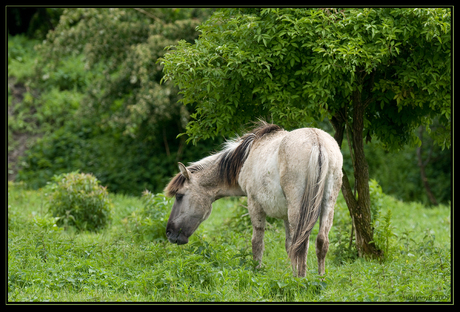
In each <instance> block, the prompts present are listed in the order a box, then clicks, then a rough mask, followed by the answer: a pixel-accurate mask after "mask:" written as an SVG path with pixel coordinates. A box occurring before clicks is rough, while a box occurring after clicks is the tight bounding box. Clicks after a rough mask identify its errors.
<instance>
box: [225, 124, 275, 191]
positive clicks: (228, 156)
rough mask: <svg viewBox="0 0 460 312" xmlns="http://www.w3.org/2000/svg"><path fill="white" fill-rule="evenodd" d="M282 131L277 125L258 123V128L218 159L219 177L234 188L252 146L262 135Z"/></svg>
mask: <svg viewBox="0 0 460 312" xmlns="http://www.w3.org/2000/svg"><path fill="white" fill-rule="evenodd" d="M279 130H282V128H280V127H279V126H277V125H274V124H268V123H266V122H264V121H260V122H259V126H258V127H256V128H255V129H253V130H252V131H251V132H249V133H246V134H245V135H244V136H243V137H241V139H240V141H241V143H240V144H239V145H238V146H237V147H236V148H235V149H230V150H226V151H224V152H223V153H222V156H221V157H220V159H219V169H218V170H219V176H220V177H221V179H222V181H223V182H224V183H225V184H226V185H228V186H235V185H236V184H237V183H238V176H239V174H240V171H241V168H242V167H243V164H244V162H245V161H246V158H247V157H248V155H249V151H250V150H251V147H252V144H253V143H254V142H256V141H257V140H259V139H260V138H262V137H263V136H264V135H266V134H268V133H271V132H276V131H279Z"/></svg>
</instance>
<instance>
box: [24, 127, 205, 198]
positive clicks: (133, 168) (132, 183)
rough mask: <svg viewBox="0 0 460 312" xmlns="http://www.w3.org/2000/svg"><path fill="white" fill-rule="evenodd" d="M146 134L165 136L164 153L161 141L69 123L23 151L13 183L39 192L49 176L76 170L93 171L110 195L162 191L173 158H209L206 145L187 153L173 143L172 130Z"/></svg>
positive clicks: (173, 166)
mask: <svg viewBox="0 0 460 312" xmlns="http://www.w3.org/2000/svg"><path fill="white" fill-rule="evenodd" d="M169 125H170V124H165V125H164V126H165V128H167V127H168V126H169ZM172 126H173V125H171V127H172ZM149 135H152V136H160V137H161V136H163V135H165V136H164V138H165V140H166V143H167V144H169V148H170V150H169V154H168V153H167V151H166V149H165V143H164V141H163V142H162V141H158V140H155V141H149V140H148V139H144V138H139V139H138V140H137V139H136V140H135V139H132V138H130V137H127V136H123V135H121V134H120V133H119V132H118V131H116V130H110V129H106V130H105V131H102V130H101V129H100V128H98V127H97V126H95V125H94V124H91V123H90V122H89V121H88V120H84V119H83V120H73V121H69V122H67V123H66V125H65V126H64V127H62V128H60V129H58V130H55V131H54V132H53V133H52V134H50V135H47V136H45V137H43V138H41V139H39V140H37V142H36V143H35V144H34V145H33V146H32V147H31V148H30V149H29V150H28V151H27V152H26V155H25V157H24V158H23V160H22V161H23V162H22V169H21V170H19V173H18V180H21V181H25V182H26V183H27V184H28V185H29V187H32V188H39V187H43V186H44V185H45V184H46V181H48V180H49V179H51V177H52V176H53V175H54V174H61V173H65V172H70V171H75V170H81V171H84V172H91V173H93V174H94V176H96V177H97V178H98V180H100V181H101V183H102V184H103V185H106V186H107V187H108V189H109V190H110V191H111V192H118V193H127V194H132V195H137V194H140V193H141V192H142V191H143V190H145V189H149V190H152V191H153V192H161V191H162V190H163V188H164V187H165V186H166V185H167V183H168V181H169V179H170V177H172V176H173V174H175V173H176V172H177V161H178V160H182V159H183V160H189V161H192V160H196V159H200V158H202V157H205V156H207V155H208V154H209V150H210V145H211V144H210V142H209V141H208V142H201V144H200V145H199V147H198V148H197V149H191V148H187V147H185V146H182V147H181V145H179V146H178V145H176V144H177V141H176V142H175V136H176V133H174V132H168V133H166V134H164V133H162V132H159V133H158V132H156V133H151V134H149ZM179 157H180V158H179Z"/></svg>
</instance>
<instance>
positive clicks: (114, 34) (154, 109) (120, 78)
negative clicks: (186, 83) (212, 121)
mask: <svg viewBox="0 0 460 312" xmlns="http://www.w3.org/2000/svg"><path fill="white" fill-rule="evenodd" d="M209 13H210V10H208V9H205V10H203V9H169V8H166V9H161V8H145V9H139V8H78V9H65V10H64V12H63V14H62V16H61V19H60V22H59V24H58V25H57V27H56V29H55V31H53V32H49V33H48V35H47V38H46V40H45V41H44V42H43V44H41V45H39V46H38V47H37V50H38V51H39V53H40V54H41V55H43V56H44V57H46V59H47V62H48V63H49V65H48V66H47V68H49V69H48V70H46V68H45V69H43V66H41V65H40V66H39V67H37V72H38V73H39V74H40V76H41V77H48V76H49V77H50V78H49V79H51V78H53V77H52V73H53V71H54V75H55V76H56V75H57V76H59V71H55V68H56V66H57V65H58V64H59V62H62V60H63V59H66V58H69V57H75V56H77V55H81V54H80V53H82V54H83V55H84V59H85V65H84V66H82V67H81V68H82V69H83V68H84V69H86V70H88V69H91V70H92V71H94V70H96V69H98V71H99V72H101V73H102V74H101V75H98V76H95V77H93V78H92V79H91V85H90V86H88V88H87V89H86V94H87V97H86V99H85V102H86V103H85V110H84V111H85V112H86V116H85V118H89V119H94V116H98V120H97V121H96V120H94V121H95V122H96V123H97V124H99V125H101V126H102V125H104V126H106V127H107V126H109V127H111V128H118V129H119V131H120V132H121V133H123V134H125V135H130V136H131V137H138V136H139V137H141V138H144V139H145V138H148V140H155V139H156V138H155V137H153V136H147V134H148V133H151V132H155V131H157V132H158V130H161V128H160V127H159V125H161V124H164V122H165V121H166V122H167V121H171V120H174V121H176V127H175V128H177V127H178V128H179V129H183V127H185V124H186V122H187V120H188V114H189V113H188V111H187V110H186V109H184V108H181V106H179V105H178V104H177V103H176V102H177V100H178V97H177V90H176V89H175V88H174V87H172V86H171V85H167V86H162V87H160V85H159V80H160V78H161V68H160V67H159V66H158V65H156V64H155V60H156V59H157V58H158V57H160V56H162V55H163V54H164V49H163V48H164V46H166V45H170V44H173V43H175V42H177V40H179V39H184V40H189V41H192V40H193V39H194V38H196V36H197V33H196V31H195V27H196V26H197V25H198V24H199V22H200V20H201V19H202V18H204V17H206V16H207V15H208V14H209ZM50 70H51V71H50ZM56 78H57V77H56ZM43 79H44V78H43ZM68 79H72V77H70V76H69V77H68ZM73 80H74V81H75V79H73ZM74 83H75V82H74ZM172 131H176V129H174V130H172Z"/></svg>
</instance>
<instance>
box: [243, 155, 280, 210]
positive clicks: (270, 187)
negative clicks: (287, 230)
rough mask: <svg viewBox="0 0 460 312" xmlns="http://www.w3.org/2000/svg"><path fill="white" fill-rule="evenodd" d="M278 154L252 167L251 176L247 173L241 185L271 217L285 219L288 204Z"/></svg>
mask: <svg viewBox="0 0 460 312" xmlns="http://www.w3.org/2000/svg"><path fill="white" fill-rule="evenodd" d="M277 154H278V153H277V151H276V153H273V154H272V155H271V157H269V158H268V159H266V160H265V161H263V162H260V161H259V163H258V166H257V167H256V166H254V167H251V168H252V170H251V172H250V175H249V174H248V173H246V174H247V178H246V179H245V180H244V182H243V183H242V184H241V185H242V186H243V189H245V190H246V194H247V195H248V197H249V198H250V200H254V201H256V202H257V203H258V204H259V205H260V206H261V207H262V208H263V210H264V211H265V213H266V214H267V215H268V216H269V217H272V218H278V219H285V218H287V202H286V198H285V196H284V193H283V190H282V189H281V185H280V175H279V169H278V155H277ZM243 169H248V168H244V167H243Z"/></svg>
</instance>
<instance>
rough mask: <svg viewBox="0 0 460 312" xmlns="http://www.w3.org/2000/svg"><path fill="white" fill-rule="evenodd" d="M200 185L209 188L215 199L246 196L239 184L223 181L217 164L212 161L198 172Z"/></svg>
mask: <svg viewBox="0 0 460 312" xmlns="http://www.w3.org/2000/svg"><path fill="white" fill-rule="evenodd" d="M199 180H200V182H199V183H200V185H201V186H203V187H206V188H209V190H210V192H211V193H213V196H214V198H215V199H216V200H217V199H219V198H222V197H227V196H246V194H245V193H244V192H243V190H242V189H241V187H240V186H239V185H236V186H229V185H226V183H224V181H223V179H222V177H221V176H220V173H219V165H218V164H217V163H214V164H212V165H209V166H208V167H206V168H205V169H203V171H201V172H200V177H199Z"/></svg>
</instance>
